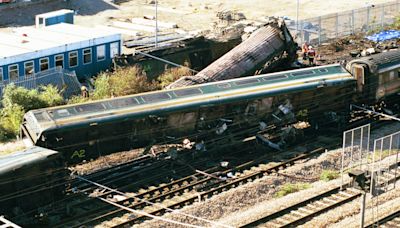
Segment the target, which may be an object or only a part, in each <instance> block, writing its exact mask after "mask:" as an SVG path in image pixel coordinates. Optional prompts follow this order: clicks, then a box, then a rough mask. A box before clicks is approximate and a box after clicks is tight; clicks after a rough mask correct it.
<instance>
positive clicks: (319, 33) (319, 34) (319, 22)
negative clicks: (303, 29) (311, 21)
mask: <svg viewBox="0 0 400 228" xmlns="http://www.w3.org/2000/svg"><path fill="white" fill-rule="evenodd" d="M318 25H319V29H318V45H321V39H322V38H321V30H322V18H321V16H319V17H318Z"/></svg>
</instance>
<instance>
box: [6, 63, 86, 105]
mask: <svg viewBox="0 0 400 228" xmlns="http://www.w3.org/2000/svg"><path fill="white" fill-rule="evenodd" d="M11 83H13V84H15V85H16V86H20V87H25V88H27V89H37V88H39V87H40V86H41V85H43V86H45V85H49V84H51V85H54V86H56V87H57V88H58V89H59V90H60V91H61V92H62V95H63V97H64V98H69V97H71V96H73V95H75V94H79V93H80V87H81V84H80V83H79V81H78V78H77V77H76V74H75V72H71V71H67V70H65V69H62V68H60V67H57V68H51V69H49V70H47V71H42V72H39V73H35V74H32V75H30V76H25V77H20V78H18V79H16V80H5V81H2V82H0V99H1V98H2V97H3V91H4V89H5V87H6V86H7V85H8V84H11Z"/></svg>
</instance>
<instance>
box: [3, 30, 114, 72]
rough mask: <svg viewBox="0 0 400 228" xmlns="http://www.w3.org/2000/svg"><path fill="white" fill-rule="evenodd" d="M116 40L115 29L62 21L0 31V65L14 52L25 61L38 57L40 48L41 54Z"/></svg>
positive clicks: (12, 55)
mask: <svg viewBox="0 0 400 228" xmlns="http://www.w3.org/2000/svg"><path fill="white" fill-rule="evenodd" d="M117 40H121V34H119V33H115V32H110V31H107V30H104V29H94V28H86V27H82V26H78V25H72V24H66V23H60V24H56V25H51V26H47V27H42V28H28V27H25V28H18V29H15V32H13V33H0V50H1V52H0V65H5V64H7V63H8V64H9V63H10V62H12V61H10V60H8V61H7V58H14V57H16V56H19V58H20V59H21V61H25V60H27V59H32V58H38V57H40V54H41V52H43V56H45V55H50V54H55V53H60V52H62V51H67V50H68V49H70V48H72V49H74V48H75V49H77V48H79V47H80V46H86V47H87V46H89V44H90V45H97V44H101V43H105V42H112V41H117ZM52 52H53V53H52ZM13 61H15V60H13Z"/></svg>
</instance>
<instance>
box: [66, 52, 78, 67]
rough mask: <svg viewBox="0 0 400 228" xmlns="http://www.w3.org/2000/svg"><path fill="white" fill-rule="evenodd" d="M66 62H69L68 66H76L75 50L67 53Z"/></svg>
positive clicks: (76, 54)
mask: <svg viewBox="0 0 400 228" xmlns="http://www.w3.org/2000/svg"><path fill="white" fill-rule="evenodd" d="M68 62H69V67H76V66H78V52H77V51H72V52H70V53H68Z"/></svg>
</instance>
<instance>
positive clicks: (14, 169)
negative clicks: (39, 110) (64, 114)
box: [0, 146, 68, 225]
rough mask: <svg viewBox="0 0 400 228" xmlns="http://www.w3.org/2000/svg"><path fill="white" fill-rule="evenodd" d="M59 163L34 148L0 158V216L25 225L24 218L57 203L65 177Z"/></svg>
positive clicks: (57, 157)
mask: <svg viewBox="0 0 400 228" xmlns="http://www.w3.org/2000/svg"><path fill="white" fill-rule="evenodd" d="M63 162H64V159H63V158H62V156H61V155H60V153H58V152H56V151H53V150H49V149H45V148H41V147H36V146H34V147H32V148H29V149H26V150H24V151H20V152H17V153H13V154H10V155H4V156H0V214H2V215H6V216H7V217H8V218H12V219H13V221H15V222H18V224H20V225H28V224H24V221H26V220H27V216H28V214H29V215H32V216H37V215H39V214H40V208H41V207H44V206H49V205H50V204H51V203H52V202H55V201H57V200H59V199H60V198H61V197H62V196H63V195H62V194H63V192H64V190H65V180H67V177H68V172H67V170H66V169H64V168H63V167H64V166H63ZM32 212H33V213H32Z"/></svg>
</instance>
